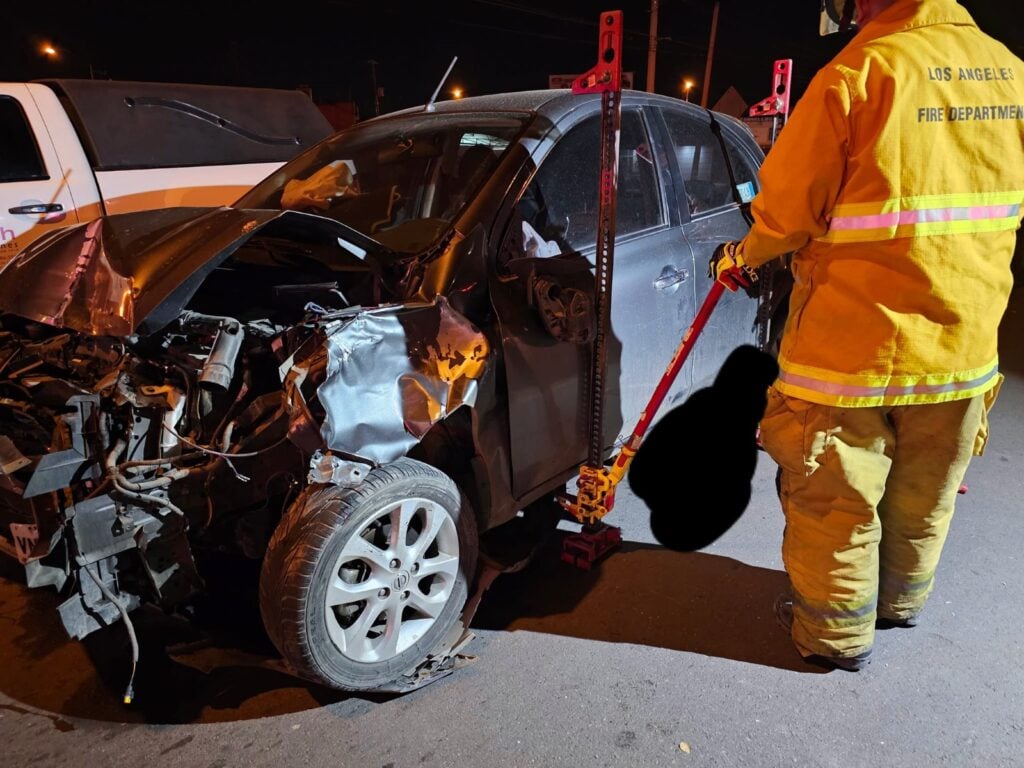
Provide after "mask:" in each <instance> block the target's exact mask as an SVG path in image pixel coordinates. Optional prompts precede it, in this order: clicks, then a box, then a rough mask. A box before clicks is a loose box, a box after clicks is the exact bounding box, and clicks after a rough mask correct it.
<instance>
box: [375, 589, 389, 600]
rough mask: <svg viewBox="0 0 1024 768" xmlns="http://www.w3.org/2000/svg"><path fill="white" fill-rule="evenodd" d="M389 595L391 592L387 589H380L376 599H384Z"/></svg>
mask: <svg viewBox="0 0 1024 768" xmlns="http://www.w3.org/2000/svg"><path fill="white" fill-rule="evenodd" d="M390 594H391V590H390V589H388V588H387V587H381V588H380V589H379V590H377V597H380V598H384V597H387V596H388V595H390Z"/></svg>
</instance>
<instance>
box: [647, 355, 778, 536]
mask: <svg viewBox="0 0 1024 768" xmlns="http://www.w3.org/2000/svg"><path fill="white" fill-rule="evenodd" d="M778 373H779V367H778V364H777V363H776V362H775V358H773V357H772V356H771V355H769V354H767V353H766V352H761V351H760V350H758V349H757V348H756V347H753V346H750V345H744V346H742V347H738V348H737V349H736V350H734V351H733V352H732V354H731V355H729V358H728V359H727V360H726V361H725V363H724V365H722V369H721V370H720V371H719V372H718V376H717V377H716V378H715V382H714V384H713V385H712V386H710V387H706V388H705V389H700V390H697V391H696V392H694V393H693V394H692V395H691V396H690V398H689V399H688V400H687V401H686V402H685V403H683V404H682V405H680V406H679V407H678V408H675V409H673V410H672V411H670V412H669V413H667V414H666V415H665V416H664V418H662V419H661V421H659V422H658V423H657V425H656V426H655V427H654V429H652V430H651V432H650V433H649V434H648V436H647V438H646V439H645V440H644V441H643V443H641V444H640V448H639V450H638V451H637V454H636V456H635V457H634V458H633V463H632V465H631V466H630V469H629V475H628V480H629V487H630V488H631V489H632V491H633V493H635V494H636V495H637V496H639V497H640V498H641V499H643V500H644V502H645V503H646V504H647V507H648V509H650V511H651V530H652V531H653V532H654V536H655V538H656V539H657V540H658V542H659V543H660V544H662V545H663V546H665V547H668V548H669V549H674V550H678V551H683V552H693V551H696V550H698V549H703V548H704V547H706V546H708V545H709V544H711V543H712V542H714V541H715V540H716V539H718V537H719V536H721V535H722V534H723V533H725V532H726V531H727V530H729V528H731V527H732V525H733V523H735V522H736V521H737V520H739V518H740V515H742V514H743V511H744V510H745V509H746V508H747V504H748V503H749V502H750V493H751V480H752V479H753V476H754V470H755V468H756V467H757V453H758V447H757V426H758V423H759V422H760V420H761V417H762V416H763V415H764V410H765V407H766V405H767V393H768V387H770V386H771V384H772V382H773V381H775V377H776V376H778Z"/></svg>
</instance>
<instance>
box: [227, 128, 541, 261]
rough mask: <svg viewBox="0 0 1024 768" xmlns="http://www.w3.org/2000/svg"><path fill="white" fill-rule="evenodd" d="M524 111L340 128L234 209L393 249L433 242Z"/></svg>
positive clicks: (489, 169) (514, 130)
mask: <svg viewBox="0 0 1024 768" xmlns="http://www.w3.org/2000/svg"><path fill="white" fill-rule="evenodd" d="M528 119H529V116H528V115H525V114H522V113H520V114H511V113H509V114H506V113H489V114H472V113H460V114H457V115H430V114H417V115H407V116H401V117H395V118H388V119H384V120H375V121H371V122H368V123H364V124H362V125H358V126H356V127H355V128H352V129H350V130H347V131H344V132H343V133H340V134H338V135H337V136H335V137H333V138H331V139H328V140H327V141H325V142H323V143H321V144H319V145H317V146H316V147H314V148H313V149H311V150H310V151H309V152H306V153H304V154H302V155H300V156H299V157H297V158H296V159H295V160H293V161H291V162H290V163H288V164H286V165H284V166H282V167H281V168H280V169H279V170H278V171H276V172H275V173H273V174H272V175H271V176H269V177H268V178H267V179H265V180H264V181H263V182H261V183H260V184H259V185H257V186H256V187H254V188H253V189H252V190H251V191H250V192H249V193H248V194H246V195H245V196H244V197H243V198H242V199H241V200H239V201H238V202H237V203H236V206H237V207H239V208H280V209H288V210H296V211H303V212H307V213H316V214H319V215H322V216H329V217H331V218H333V219H337V220H338V221H340V222H342V223H343V224H346V225H348V226H350V227H352V228H353V229H356V230H358V231H359V232H362V233H363V234H365V235H368V236H370V237H372V238H373V239H374V240H376V241H378V242H379V243H381V244H382V245H384V246H385V247H386V248H388V249H389V250H391V251H394V252H397V253H417V252H419V251H422V250H424V249H426V248H428V247H429V246H430V245H431V244H433V243H434V242H436V241H437V240H438V238H440V237H441V236H442V235H443V234H444V233H445V232H446V231H447V229H448V226H449V225H450V224H451V222H452V221H454V220H455V218H456V217H457V216H458V215H459V213H460V212H461V211H462V209H463V208H464V207H465V205H466V203H467V202H468V201H469V200H470V199H471V197H472V196H473V195H474V194H475V193H476V192H477V190H478V189H479V188H480V187H481V185H482V184H483V182H484V180H485V179H486V178H487V177H488V175H489V174H490V173H491V172H492V171H493V170H494V168H495V167H496V166H497V164H498V160H499V159H500V157H501V156H502V154H503V153H504V151H505V150H506V149H507V148H508V146H509V145H510V144H511V143H512V142H513V141H515V139H516V137H517V136H518V135H519V133H520V132H521V131H522V130H523V128H524V127H525V124H526V122H527V120H528Z"/></svg>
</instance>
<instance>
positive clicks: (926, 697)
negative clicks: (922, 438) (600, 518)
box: [0, 289, 1024, 768]
mask: <svg viewBox="0 0 1024 768" xmlns="http://www.w3.org/2000/svg"><path fill="white" fill-rule="evenodd" d="M1022 338H1024V292H1022V291H1021V290H1020V289H1018V291H1017V292H1016V293H1015V295H1014V297H1013V300H1012V304H1011V309H1010V311H1009V313H1008V314H1007V318H1006V321H1005V322H1004V327H1003V334H1002V337H1001V355H1002V366H1003V370H1004V372H1005V373H1006V377H1007V378H1006V382H1005V384H1004V386H1003V389H1002V392H1001V394H1000V397H999V399H998V401H997V402H996V405H995V407H994V409H993V412H992V424H993V428H992V437H991V440H990V442H989V446H988V449H987V451H986V454H985V456H983V457H981V458H979V459H976V460H975V461H974V462H973V464H972V465H971V467H970V470H969V472H968V476H967V484H968V491H967V493H966V494H965V495H963V496H961V497H960V498H959V504H958V510H957V515H956V518H955V519H954V522H953V526H952V530H951V533H950V536H949V540H948V544H947V547H946V551H945V554H944V557H943V560H942V563H941V565H940V567H939V572H938V576H937V581H936V586H935V590H934V592H933V595H932V598H931V600H930V602H929V604H928V607H927V609H926V612H925V614H924V615H923V617H922V621H921V624H920V625H919V626H918V627H917V628H915V629H911V630H902V629H894V630H889V631H886V632H884V633H879V634H878V637H877V641H876V646H875V655H874V659H873V663H872V664H871V665H870V666H869V667H868V668H867V669H866V670H865V671H862V672H859V673H847V672H842V671H833V672H824V671H822V670H819V669H817V668H815V667H810V666H807V665H805V664H804V663H803V662H802V661H801V660H800V659H799V658H798V657H797V655H796V652H795V651H794V650H793V648H792V646H791V644H790V642H789V639H788V638H787V637H786V636H785V635H784V634H783V633H782V631H781V630H780V629H779V628H778V627H777V626H776V623H775V620H774V617H773V615H772V610H771V606H772V600H773V599H774V597H775V596H776V594H777V593H778V592H779V591H780V590H781V589H782V588H783V586H784V585H785V583H786V579H785V574H784V572H783V570H782V564H781V557H780V551H779V550H780V545H781V539H782V527H783V521H782V516H781V512H780V511H779V509H778V503H777V499H776V497H775V490H774V474H775V466H774V464H773V463H772V461H771V460H770V459H769V458H768V457H767V456H766V455H764V454H761V455H760V457H759V460H758V467H757V472H756V474H755V477H754V494H753V500H752V502H751V504H750V507H749V508H748V510H747V511H746V513H745V514H744V515H743V516H742V517H741V518H740V520H739V521H738V522H737V523H736V524H735V525H734V526H733V527H732V528H731V529H730V530H729V531H728V532H727V533H726V534H725V535H724V536H722V537H721V538H720V539H719V540H718V541H716V542H715V543H714V544H712V545H711V546H709V547H707V548H706V549H704V550H702V551H700V552H695V553H689V554H681V553H675V552H671V551H668V550H665V549H663V548H661V547H659V546H658V545H657V543H656V542H655V540H654V538H653V536H652V535H651V532H650V527H649V524H648V514H647V510H646V507H645V506H644V505H643V504H642V503H641V502H639V501H638V500H636V499H635V498H632V497H631V496H630V494H629V492H628V489H626V488H622V489H621V490H620V493H619V500H618V502H617V507H616V510H615V512H614V513H613V515H612V517H611V518H609V522H610V523H614V524H616V525H619V526H621V528H622V531H623V536H624V539H625V541H624V544H623V546H622V548H621V549H620V550H619V551H617V552H616V553H614V554H613V555H611V556H610V557H608V558H607V559H606V560H604V561H603V562H602V563H601V564H600V565H599V567H597V568H596V569H595V570H594V571H591V572H585V571H581V570H578V569H574V568H572V567H571V566H568V565H566V564H565V563H562V562H561V561H560V560H559V558H558V552H557V541H554V542H553V544H552V546H551V547H550V548H549V550H547V551H545V552H543V553H542V554H541V555H540V556H538V557H537V558H536V559H535V560H534V561H533V562H532V563H531V564H530V565H529V566H528V567H527V568H526V569H524V570H523V571H521V572H519V573H513V574H506V575H502V576H500V577H499V578H498V580H497V581H496V582H495V583H494V585H493V586H492V587H491V589H490V590H489V591H488V593H487V594H486V595H485V598H484V601H483V603H482V604H481V606H480V610H479V612H478V614H477V616H476V619H475V621H474V627H473V628H474V631H475V633H476V637H475V639H474V640H473V641H472V643H471V644H470V645H469V647H468V648H467V649H466V651H467V653H469V654H472V656H473V657H474V658H473V659H472V660H471V662H470V663H469V664H467V666H465V667H464V668H462V669H460V670H458V671H456V672H455V673H454V674H453V675H451V676H449V677H447V678H444V679H442V680H440V681H438V682H436V683H434V684H432V685H430V686H427V687H426V688H423V689H421V690H419V691H416V692H414V693H411V694H407V695H405V696H390V695H388V696H384V695H376V696H375V695H344V694H340V693H337V692H333V691H328V690H324V689H320V688H316V687H314V686H309V685H306V684H304V683H302V682H301V681H297V680H295V679H293V678H291V677H289V676H287V675H285V674H283V673H281V672H280V671H278V670H277V669H275V668H274V664H273V662H272V659H271V658H270V654H269V652H268V646H267V643H266V639H265V638H264V637H263V636H262V634H261V631H260V629H259V626H258V623H257V622H258V618H256V617H254V615H253V614H252V612H251V608H252V606H251V605H250V604H249V603H248V602H247V600H246V598H245V597H244V596H243V595H242V594H241V593H240V594H239V595H238V596H237V599H233V598H232V596H231V595H227V596H224V595H221V596H220V597H219V601H220V602H219V603H218V605H219V608H218V610H219V618H220V621H219V622H214V623H213V624H212V625H211V626H212V627H213V630H212V637H213V638H214V639H215V643H214V644H213V645H212V646H204V645H201V644H200V645H189V644H190V643H192V642H193V641H194V640H195V639H196V637H195V636H194V635H193V634H192V633H191V631H190V630H187V629H184V628H182V627H180V626H179V625H178V624H177V623H176V622H171V623H168V624H167V625H166V626H164V624H162V623H161V622H167V620H165V619H162V618H161V617H159V616H150V617H148V618H147V619H146V620H145V621H143V622H142V624H143V626H142V632H143V633H144V634H145V632H151V633H152V632H157V631H162V630H168V629H169V630H170V631H171V636H170V637H169V641H170V642H173V643H177V644H178V645H177V647H176V651H177V653H176V655H175V656H174V657H173V658H169V657H167V656H166V655H164V654H162V653H160V652H159V650H152V648H153V646H152V644H151V645H150V649H151V650H150V652H149V655H148V656H147V655H146V652H145V649H144V655H143V663H142V665H141V667H140V673H139V674H140V682H139V686H138V687H137V693H138V698H137V700H136V702H135V703H134V704H133V705H132V706H130V707H125V706H124V705H122V704H121V703H120V694H121V686H122V685H123V680H124V676H125V673H126V671H127V670H126V663H127V661H126V659H127V656H126V655H125V653H126V644H125V641H124V638H123V632H121V631H118V632H112V633H111V634H106V635H103V636H101V637H99V638H94V639H92V640H89V639H87V641H86V642H82V643H79V642H75V641H71V640H68V639H67V638H66V635H65V634H64V632H63V630H62V628H61V626H60V623H59V620H58V618H57V616H56V614H55V613H54V611H53V608H54V606H55V605H56V602H57V600H56V596H55V595H54V594H52V592H50V591H47V590H33V591H29V590H27V589H25V588H24V586H23V585H22V584H21V583H20V582H19V576H18V571H17V569H13V568H10V567H8V566H4V567H3V570H0V739H2V740H3V743H4V748H3V758H2V763H3V765H5V766H12V767H14V766H28V765H34V766H63V765H67V766H81V765H101V766H107V765H110V766H139V765H145V766H147V768H157V767H158V766H204V768H224V767H225V766H242V765H244V766H275V768H277V767H279V766H293V765H302V766H305V767H307V768H320V767H321V766H323V767H325V768H326V767H327V766H331V768H338V767H339V766H368V767H370V768H406V767H407V766H563V765H564V766H574V768H578V767H579V766H723V767H729V768H733V767H735V766H757V767H761V766H765V767H768V768H773V767H774V766H813V767H817V766H821V767H822V768H830V767H832V766H836V767H840V766H841V767H842V768H859V767H860V766H864V767H865V768H879V766H901V767H902V768H916V767H920V768H934V767H935V766H957V767H968V768H970V767H973V766H978V767H979V768H981V767H982V766H984V767H985V768H990V767H991V768H996V767H998V766H1007V767H1010V766H1014V767H1017V766H1022V765H1024V693H1022V692H1024V666H1022V663H1021V659H1022V656H1024V654H1022V650H1024V649H1022V641H1021V637H1022V635H1021V627H1024V599H1022V596H1021V587H1022V582H1024V577H1022V575H1021V574H1022V569H1024V553H1022V550H1021V542H1022V541H1024V535H1022V534H1024V503H1022V499H1024V344H1022V343H1021V339H1022ZM707 481H708V485H707V487H695V485H694V484H692V483H691V484H687V485H682V486H681V487H680V488H679V490H678V496H679V504H680V505H681V508H682V509H687V510H691V513H692V510H693V509H694V507H695V505H696V506H697V508H700V507H709V508H710V505H713V503H714V501H713V491H714V482H713V478H707ZM112 629H117V628H112ZM175 633H177V634H175ZM165 639H166V635H165Z"/></svg>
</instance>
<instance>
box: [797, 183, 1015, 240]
mask: <svg viewBox="0 0 1024 768" xmlns="http://www.w3.org/2000/svg"><path fill="white" fill-rule="evenodd" d="M1022 202H1024V192H1019V191H1014V192H996V193H992V192H986V193H978V194H960V195H928V196H917V197H907V198H898V199H892V200H886V201H883V202H875V203H845V204H842V205H837V206H836V207H835V209H834V210H833V211H832V214H831V216H830V217H829V231H828V232H827V233H825V234H824V235H823V236H821V237H819V238H816V239H817V240H818V241H819V242H825V243H854V242H877V241H880V240H892V239H896V238H905V237H926V236H929V235H950V234H972V233H976V232H1002V231H1012V230H1015V229H1017V227H1018V225H1019V224H1020V216H1021V204H1022Z"/></svg>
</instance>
